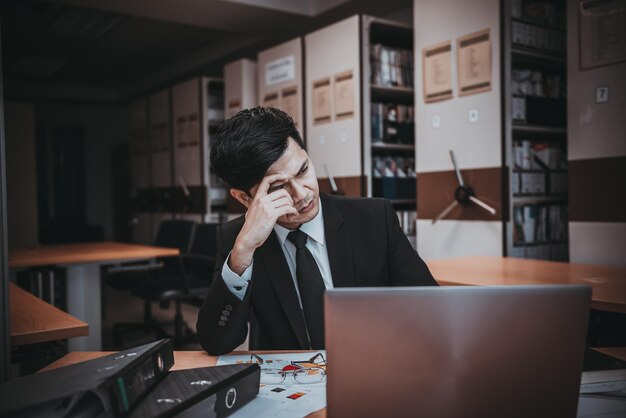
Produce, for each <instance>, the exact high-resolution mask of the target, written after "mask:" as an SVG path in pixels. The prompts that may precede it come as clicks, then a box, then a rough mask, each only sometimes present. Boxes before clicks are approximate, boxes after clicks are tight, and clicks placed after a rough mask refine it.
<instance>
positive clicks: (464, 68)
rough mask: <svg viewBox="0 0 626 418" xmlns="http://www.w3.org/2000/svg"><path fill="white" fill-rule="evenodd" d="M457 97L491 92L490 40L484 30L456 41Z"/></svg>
mask: <svg viewBox="0 0 626 418" xmlns="http://www.w3.org/2000/svg"><path fill="white" fill-rule="evenodd" d="M457 65H458V69H457V72H458V74H457V75H458V78H459V96H467V95H470V94H476V93H483V92H486V91H490V90H491V38H490V35H489V29H484V30H481V31H478V32H474V33H471V34H469V35H465V36H462V37H460V38H458V39H457Z"/></svg>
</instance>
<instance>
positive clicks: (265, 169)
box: [197, 107, 437, 355]
mask: <svg viewBox="0 0 626 418" xmlns="http://www.w3.org/2000/svg"><path fill="white" fill-rule="evenodd" d="M211 166H212V167H213V169H214V171H215V173H216V174H217V175H218V176H219V177H220V178H222V179H223V180H224V181H225V182H226V183H227V184H228V185H229V186H230V187H231V189H230V194H231V195H232V196H233V197H234V198H235V199H236V200H237V201H239V202H240V203H241V204H243V205H244V206H245V207H246V208H247V212H246V214H245V216H243V217H240V218H237V219H234V220H232V221H230V222H226V223H224V224H223V225H221V227H220V228H218V231H217V252H218V254H217V263H216V271H215V274H214V277H213V283H212V284H211V287H210V289H209V291H208V294H207V296H206V299H205V301H204V304H203V305H202V308H201V309H200V313H199V315H198V322H197V330H198V336H199V338H200V343H201V344H202V347H203V348H204V349H205V350H207V351H208V352H209V353H210V354H212V355H217V354H223V353H227V352H230V351H232V350H233V349H235V348H236V347H237V346H238V345H240V344H241V343H243V341H244V340H245V339H246V336H247V332H248V323H250V349H253V350H277V349H286V350H302V349H310V348H312V349H320V348H323V346H324V336H323V292H324V290H325V289H329V288H333V287H364V286H416V285H417V286H436V285H437V282H436V281H435V280H434V279H433V277H432V275H431V274H430V271H429V270H428V267H427V266H426V264H425V263H424V262H423V261H422V259H421V258H420V257H419V256H418V255H417V253H416V252H415V250H414V249H413V247H412V246H411V244H410V243H409V241H408V239H407V237H406V236H405V234H404V233H403V231H402V229H401V228H400V225H399V223H398V217H397V215H396V213H395V212H394V210H393V208H392V207H391V205H390V204H389V202H387V201H385V200H383V199H367V198H348V197H339V196H330V195H326V194H323V193H321V194H320V192H319V187H318V182H317V178H316V176H315V169H314V167H313V164H312V163H311V161H310V159H309V157H308V155H307V153H306V151H305V149H304V144H303V141H302V138H301V137H300V134H299V133H298V131H297V129H296V128H295V125H294V123H293V120H292V119H291V118H290V117H289V116H288V115H287V114H286V113H284V112H282V111H280V110H277V109H273V108H262V107H257V108H254V109H249V110H243V111H241V112H239V113H238V114H237V115H235V116H234V117H232V118H231V119H229V120H227V121H225V122H224V124H223V125H222V126H221V128H220V131H219V133H218V135H217V140H216V142H215V144H214V145H213V147H212V148H211ZM372 309H376V307H375V306H372ZM398 315H402V313H401V312H399V313H398Z"/></svg>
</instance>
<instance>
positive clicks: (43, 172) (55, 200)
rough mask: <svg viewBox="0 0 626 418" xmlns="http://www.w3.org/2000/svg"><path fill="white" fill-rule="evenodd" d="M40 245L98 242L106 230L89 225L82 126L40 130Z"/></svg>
mask: <svg viewBox="0 0 626 418" xmlns="http://www.w3.org/2000/svg"><path fill="white" fill-rule="evenodd" d="M37 166H38V172H37V182H38V187H37V194H38V199H39V242H40V243H41V244H58V243H68V242H85V241H97V240H101V239H102V235H103V233H102V228H99V227H93V226H88V225H86V222H85V212H86V210H85V206H86V202H85V133H84V130H83V128H82V127H78V126H51V127H48V126H39V127H38V128H37Z"/></svg>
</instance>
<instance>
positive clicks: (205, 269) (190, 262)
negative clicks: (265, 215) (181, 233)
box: [131, 224, 217, 347]
mask: <svg viewBox="0 0 626 418" xmlns="http://www.w3.org/2000/svg"><path fill="white" fill-rule="evenodd" d="M216 229H217V224H202V225H197V226H196V229H195V233H194V239H193V242H192V245H191V249H190V250H189V252H187V253H185V254H182V255H181V256H180V260H181V265H180V267H181V268H180V269H179V270H178V272H169V271H167V272H166V271H163V272H160V273H159V274H158V276H157V278H156V279H155V280H154V281H151V282H150V283H148V284H145V285H141V286H135V287H133V289H132V291H131V294H132V295H133V296H136V297H139V298H141V299H143V300H144V303H147V304H150V303H152V302H158V303H159V306H162V307H165V306H169V304H170V303H171V302H173V303H174V304H175V307H176V313H175V315H174V321H173V325H174V335H173V339H174V346H175V347H181V346H182V345H183V344H184V343H186V342H191V341H195V339H196V335H195V333H194V332H192V331H191V328H190V327H189V326H188V324H187V323H186V322H185V321H184V320H183V315H182V304H183V303H187V304H190V305H193V306H200V305H201V304H202V302H203V301H204V297H205V295H206V292H207V291H208V289H209V286H210V285H211V281H212V278H213V271H214V270H215V256H216V252H217V248H216V245H215V234H216ZM164 334H165V333H164ZM165 336H167V334H165Z"/></svg>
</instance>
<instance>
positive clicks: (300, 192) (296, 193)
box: [291, 180, 307, 202]
mask: <svg viewBox="0 0 626 418" xmlns="http://www.w3.org/2000/svg"><path fill="white" fill-rule="evenodd" d="M291 197H292V198H293V200H294V202H299V201H301V200H302V199H305V198H306V197H307V190H306V188H305V187H304V186H303V185H302V184H301V183H300V182H299V181H298V180H292V181H291Z"/></svg>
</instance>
